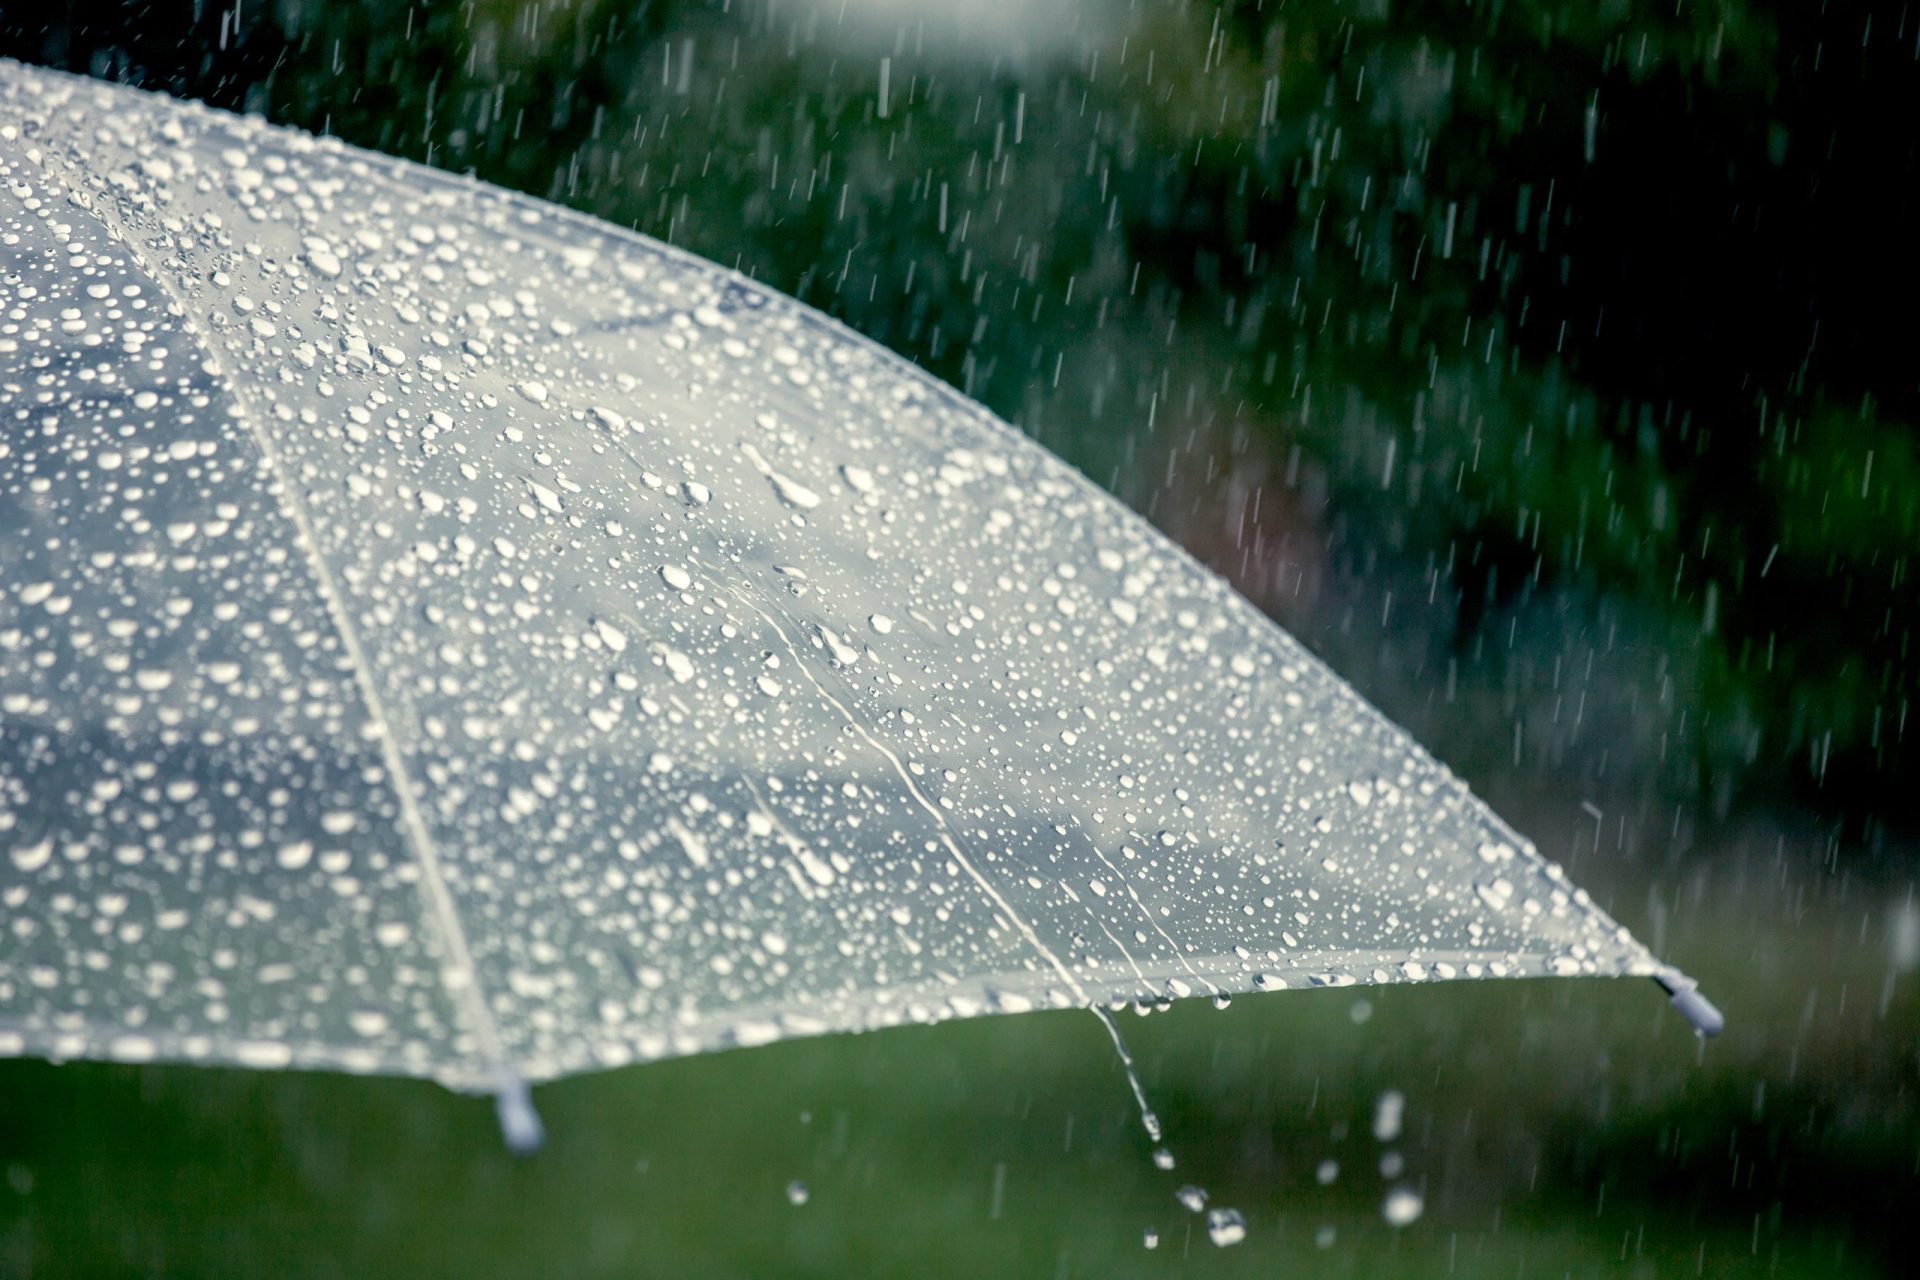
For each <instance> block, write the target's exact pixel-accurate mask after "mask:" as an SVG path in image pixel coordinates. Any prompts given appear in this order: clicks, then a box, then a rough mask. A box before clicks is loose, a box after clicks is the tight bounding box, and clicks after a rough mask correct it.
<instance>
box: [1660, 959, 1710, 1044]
mask: <svg viewBox="0 0 1920 1280" xmlns="http://www.w3.org/2000/svg"><path fill="white" fill-rule="evenodd" d="M1653 980H1654V981H1655V982H1657V983H1659V984H1660V988H1661V990H1663V991H1665V992H1666V993H1667V997H1668V1003H1669V1004H1671V1005H1672V1006H1673V1008H1674V1012H1676V1013H1678V1014H1679V1015H1680V1016H1681V1017H1683V1018H1685V1019H1686V1020H1687V1023H1688V1025H1690V1026H1691V1027H1692V1028H1693V1029H1694V1030H1695V1031H1696V1032H1698V1033H1699V1034H1700V1035H1701V1036H1702V1037H1705V1038H1707V1039H1712V1038H1713V1037H1714V1036H1717V1035H1719V1034H1720V1033H1721V1032H1722V1031H1725V1030H1726V1029H1727V1019H1726V1015H1725V1014H1723V1013H1721V1012H1720V1010H1719V1008H1718V1006H1716V1005H1715V1004H1714V1003H1713V1001H1711V1000H1709V999H1707V998H1706V997H1705V996H1703V995H1701V994H1700V984H1699V983H1697V982H1695V981H1694V980H1693V979H1692V978H1689V977H1688V976H1687V975H1686V974H1684V973H1681V972H1680V971H1679V970H1678V969H1673V968H1668V969H1662V970H1661V971H1660V972H1659V973H1656V974H1655V975H1654V976H1653Z"/></svg>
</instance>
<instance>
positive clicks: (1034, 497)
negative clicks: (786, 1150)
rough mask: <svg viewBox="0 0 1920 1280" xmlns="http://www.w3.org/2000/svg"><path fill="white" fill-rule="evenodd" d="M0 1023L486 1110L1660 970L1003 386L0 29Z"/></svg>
mask: <svg viewBox="0 0 1920 1280" xmlns="http://www.w3.org/2000/svg"><path fill="white" fill-rule="evenodd" d="M0 107H3V109H0V174H3V175H4V180H5V184H6V195H5V196H4V198H0V270H4V273H5V275H4V295H3V296H0V307H4V314H0V420H4V423H5V426H4V428H3V429H0V565H4V566H5V575H4V581H0V850H4V853H5V856H4V857H3V858H0V902H4V905H5V916H4V919H5V931H6V938H5V942H4V944H3V945H0V1053H5V1054H28V1053H31V1054H42V1055H47V1056H50V1057H56V1058H66V1057H82V1056H84V1057H102V1058H111V1059H119V1060H132V1061H140V1060H147V1059H154V1058H163V1059H176V1060H190V1061H205V1062H229V1063H239V1064H244V1065H249V1066H258V1067H306V1068H333V1069H344V1070H349V1071H359V1072H388V1073H400V1074H408V1075H419V1076H427V1077H431V1078H434V1079H437V1080H439V1081H442V1082H444V1083H445V1084H447V1085H450V1086H452V1087H455V1088H460V1089H473V1090H492V1091H495V1092H496V1093H497V1094H498V1096H499V1098H500V1099H501V1115H502V1120H503V1124H504V1125H505V1127H506V1130H507V1134H508V1137H509V1139H510V1141H512V1142H513V1143H514V1144H515V1145H517V1146H530V1145H532V1144H533V1143H535V1142H536V1141H537V1139H538V1121H537V1119H536V1118H535V1116H534V1114H533V1111H532V1109H531V1106H530V1104H529V1102H528V1100H527V1089H526V1086H527V1083H528V1082H537V1081H540V1080H545V1079H550V1078H553V1077H556V1076H560V1075H564V1074H566V1073H569V1072H575V1071H582V1070H588V1069H594V1068H603V1067H613V1066H618V1065H620V1064H624V1063H628V1062H635V1061H643V1060H647V1059H657V1058H661V1057H665V1056H670V1055H676V1054H688V1053H697V1052H702V1051H706V1050H711V1049H717V1048H721V1047H725V1046H734V1045H752V1044H758V1043H762V1042H766V1041H770V1040H774V1039H777V1038H780V1037H785V1036H793V1035H802V1034H812V1033H820V1032H827V1031H841V1030H855V1029H865V1028H874V1027H880V1026H886V1025H890V1024H897V1023H903V1022H925V1021H934V1020H938V1019H942V1018H949V1017H958V1016H968V1015H973V1014H979V1013H986V1012H994V1011H1017V1010H1024V1009H1030V1008H1036V1007H1063V1006H1080V1007H1094V1008H1101V1007H1105V1006H1108V1005H1113V1004H1117V1003H1121V1002H1129V1001H1133V1002H1139V1001H1148V1002H1157V1001H1163V1000H1167V999H1171V998H1177V997H1183V996H1187V995H1200V994H1208V993H1213V994H1223V993H1230V992H1238V991H1247V990H1262V991H1270V990H1278V989H1282V988H1288V987H1298V986H1311V985H1342V984H1347V983H1355V982H1360V983H1381V982H1410V981H1428V980H1435V979H1447V978H1483V977H1518V976H1529V975H1554V974H1557V975H1580V974H1594V975H1623V974H1640V975H1647V976H1652V977H1654V978H1656V979H1657V980H1658V981H1659V982H1660V983H1661V984H1662V985H1663V986H1664V987H1666V988H1667V989H1668V991H1669V992H1671V993H1672V994H1673V995H1674V998H1675V1003H1676V1005H1678V1006H1680V1007H1681V1009H1682V1012H1683V1013H1685V1014H1686V1015H1687V1016H1688V1017H1689V1019H1690V1020H1692V1021H1693V1022H1694V1024H1695V1025H1696V1026H1697V1027H1699V1028H1700V1029H1701V1030H1703V1031H1707V1032H1711V1031H1714V1030H1717V1029H1718V1024H1719V1015H1718V1014H1717V1013H1715V1012H1714V1011H1713V1010H1712V1008H1711V1006H1709V1005H1707V1004H1706V1003H1705V1002H1704V1001H1703V1000H1701V999H1700V998H1699V997H1698V996H1697V995H1696V994H1694V991H1693V984H1692V982H1691V981H1690V980H1688V979H1687V978H1685V977H1684V976H1682V975H1681V974H1679V973H1678V972H1676V971H1674V970H1673V969H1671V968H1667V967H1664V966H1662V965H1661V964H1660V963H1659V962H1658V961H1657V960H1656V959H1655V958H1654V957H1653V956H1652V955H1651V954H1650V953H1649V952H1648V951H1647V950H1646V948H1644V947H1643V946H1641V945H1640V944H1639V943H1638V942H1637V941H1635V940H1634V939H1633V938H1632V937H1631V936H1630V935H1629V934H1628V933H1627V932H1626V931H1625V930H1624V929H1622V928H1621V927H1620V926H1619V925H1617V924H1616V923H1614V922H1613V921H1612V920H1610V919H1609V918H1608V917H1607V915H1606V914H1605V913H1604V912H1603V911H1602V910H1601V909H1600V908H1599V907H1597V906H1596V905H1595V904H1594V903H1593V902H1592V901H1591V900H1590V899H1589V897H1588V896H1587V894H1586V893H1584V892H1583V891H1581V890H1580V889H1578V888H1577V887H1575V886H1574V885H1573V884H1572V883H1570V882H1569V880H1568V879H1567V877H1566V876H1565V875H1564V873H1563V872H1562V871H1561V870H1560V869H1559V868H1558V867H1557V866H1554V865H1552V864H1550V863H1548V862H1547V861H1545V860H1544V859H1542V858H1541V857H1540V856H1539V855H1538V854H1537V853H1536V852H1535V851H1534V849H1533V847H1532V846H1531V845H1530V844H1529V843H1528V842H1527V841H1526V840H1525V839H1523V838H1522V837H1520V836H1519V835H1517V834H1516V833H1515V832H1514V831H1513V830H1511V829H1510V828H1509V827H1507V826H1506V825H1505V824H1504V823H1503V822H1502V821H1501V820H1500V819H1499V818H1498V817H1497V816H1495V815H1494V814H1493V813H1492V812H1491V811H1489V810H1488V809H1487V808H1486V806H1485V805H1483V804H1481V803H1480V802H1479V801H1477V800H1475V799H1474V798H1473V797H1472V796H1471V795H1470V794H1469V793H1468V792H1467V790H1466V788H1465V787H1464V786H1463V785H1462V784H1461V783H1460V782H1459V781H1458V780H1457V779H1456V778H1454V777H1453V776H1452V775H1451V774H1450V773H1449V772H1448V771H1447V770H1446V769H1445V768H1444V767H1442V766H1441V765H1439V764H1438V763H1436V762H1435V761H1434V760H1433V759H1432V757H1430V756H1429V755H1427V754H1426V753H1425V752H1424V751H1423V750H1421V748H1420V747H1419V746H1418V745H1416V744H1415V743H1414V742H1413V741H1411V740H1410V739H1409V738H1408V737H1407V736H1406V735H1405V734H1404V733H1403V732H1401V731H1400V730H1398V729H1397V728H1395V727H1394V726H1393V725H1392V724H1390V723H1389V722H1387V721H1386V720H1385V719H1384V718H1383V717H1382V716H1381V715H1380V714H1379V713H1378V712H1377V711H1375V710H1374V709H1373V708H1372V707H1370V706H1369V705H1368V704H1367V703H1366V702H1364V701H1363V700H1362V699H1361V698H1360V697H1359V696H1357V695H1356V694H1355V693H1354V692H1353V691H1352V690H1351V689H1350V688H1348V687H1347V685H1346V684H1344V683H1343V682H1342V681H1341V680H1340V679H1339V678H1338V677H1337V676H1336V675H1334V674H1333V673H1332V672H1331V671H1329V670H1328V669H1327V668H1326V667H1324V666H1323V665H1321V664H1320V663H1319V662H1318V661H1317V660H1315V658H1314V657H1313V656H1312V655H1311V654H1309V653H1308V652H1307V651H1306V650H1305V649H1303V648H1302V647H1301V646H1300V645H1299V644H1298V643H1297V642H1295V641H1294V640H1293V639H1292V638H1290V637H1289V636H1287V635H1286V634H1285V633H1284V632H1282V631H1281V630H1280V629H1278V628H1277V627H1276V626H1274V625H1273V624H1272V623H1271V622H1270V621H1269V620H1267V619H1266V618H1265V617H1263V616H1262V615H1261V614H1259V613H1258V612H1257V611H1256V610H1255V609H1254V608H1253V607H1252V606H1250V605H1249V604H1247V603H1246V602H1245V601H1244V600H1242V599H1240V598H1238V597H1237V596H1235V595H1234V594H1233V593H1232V592H1231V591H1230V590H1229V589H1228V588H1227V587H1226V586H1225V585H1224V584H1223V583H1222V582H1221V581H1220V580H1219V579H1218V578H1216V577H1214V576H1213V575H1212V574H1210V573H1208V572H1207V571H1205V570H1204V569H1202V568H1201V567H1200V566H1199V565H1197V564H1196V563H1194V562H1193V561H1192V560H1190V559H1188V558H1187V557H1186V556H1185V555H1183V554H1182V553H1181V552H1180V551H1179V550H1178V549H1177V548H1175V547H1174V546H1172V545H1171V544H1170V543H1168V542H1167V541H1166V540H1165V539H1163V538H1161V537H1160V536H1159V535H1157V534H1156V533H1155V532H1153V531H1152V530H1151V529H1150V528H1149V527H1148V526H1147V525H1146V524H1145V523H1144V522H1142V521H1141V520H1139V519H1137V518H1136V517H1134V516H1133V515H1132V514H1130V513H1129V512H1128V511H1126V510H1125V509H1124V508H1122V507H1121V506H1120V505H1119V504H1118V503H1116V502H1115V501H1113V500H1112V499H1111V498H1109V497H1108V496H1107V495H1105V494H1104V493H1102V492H1101V491H1100V490H1099V489H1097V488H1096V487H1094V486H1093V485H1092V484H1090V483H1088V482H1087V481H1086V480H1085V479H1084V478H1082V477H1081V476H1080V475H1078V474H1077V473H1075V472H1073V471H1072V470H1071V469H1069V468H1068V467H1066V466H1065V465H1064V464H1062V463H1060V462H1059V461H1058V460H1056V459H1055V458H1053V457H1052V456H1050V455H1049V454H1047V453H1046V452H1045V451H1044V450H1042V449H1040V448H1039V447H1037V446H1035V445H1034V444H1032V443H1031V442H1029V441H1027V440H1026V439H1024V438H1023V437H1022V436H1021V435H1020V434H1019V433H1017V432H1016V431H1014V430H1013V429H1011V428H1010V427H1008V426H1006V425H1005V424H1004V423H1001V422H999V421H997V420H995V419H994V418H992V417H991V416H990V415H989V414H987V413H986V412H985V411H984V410H982V409H981V408H979V407H978V406H977V405H974V404H972V403H970V402H968V401H967V400H965V399H963V398H962V397H960V396H958V395H956V394H955V393H953V392H952V391H950V390H948V389H947V388H945V387H944V386H942V385H940V384H938V383H936V382H935V381H933V380H932V379H930V378H928V377H927V376H925V375H923V374H921V373H920V372H918V371H917V370H915V369H914V368H912V367H910V366H908V365H906V364H905V363H903V362H901V361H899V360H897V359H895V358H893V357H891V356H889V355H887V354H885V353H884V352H882V351H881V350H879V349H878V348H876V347H874V346H873V345H872V344H870V343H868V342H866V341H865V340H863V339H861V338H859V337H858V336H856V335H854V334H852V333H850V332H848V331H847V330H845V329H844V328H842V327H840V326H839V325H837V324H835V323H834V322H832V321H831V320H828V319H827V318H825V317H823V316H821V315H819V314H817V313H815V312H813V311H810V310H808V309H807V308H805V307H802V306H800V305H799V304H797V303H794V302H792V301H790V300H787V299H784V298H782V297H779V296H777V295H775V294H772V293H770V292H769V291H767V290H766V289H763V288H761V287H758V286H756V285H755V284H753V283H752V282H750V281H748V280H746V279H743V278H741V277H739V276H737V275H735V274H733V273H730V272H728V271H725V270H723V269H721V268H718V267H716V266H713V265H712V264H710V263H706V262H703V261H699V260H696V259H693V258H691V257H689V256H687V255H685V254H682V253H679V252H676V251H675V250H673V249H671V248H668V247H666V246H664V245H661V244H658V243H655V242H653V241H649V240H646V239H644V238H641V237H638V236H634V235H630V234H627V233H624V232H622V231H620V230H618V229H616V228H613V227H609V226H606V225H603V224H600V223H597V222H594V221H591V220H589V219H585V218H582V217H579V216H577V215H574V214H572V213H569V212H567V211H565V210H563V209H560V208H556V207H553V206H550V205H546V204H541V203H538V202H535V201H531V200H528V199H524V198H521V197H518V196H515V195H512V194H509V193H507V192H503V191H499V190H495V189H492V188H489V187H485V186H482V185H479V184H476V183H474V182H471V181H465V180H461V179H458V178H454V177H449V176H447V175H445V174H441V173H437V172H434V171H430V170H427V169H424V168H420V167H417V166H414V165H409V164H404V163H401V162H398V161H394V160H390V159H386V158H382V157H379V156H376V155H371V154H367V153H365V152H360V151H356V150H353V149H351V148H348V147H345V146H341V145H338V144H336V143H333V142H330V141H327V140H324V139H319V138H314V137H310V136H306V135H303V134H299V133H294V132H290V131H286V130H281V129H275V128H271V127H268V126H266V125H264V124H262V123H261V122H259V121H257V120H253V119H243V118H239V117H235V116H231V115H225V114H220V113H216V112H212V111H208V110H205V109H201V108H198V107H194V106H189V105H184V104H181V103H178V102H175V101H171V100H168V99H166V98H163V97H158V96H153V95H148V94H143V93H137V92H134V91H131V90H127V89H124V88H116V87H109V86H105V85H101V84H96V83H93V82H89V81H84V80H78V79H73V78H69V77H64V76H58V75H53V74H49V73H44V72H40V71H35V70H30V69H28V68H24V67H20V66H17V65H12V64H6V65H4V66H0Z"/></svg>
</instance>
